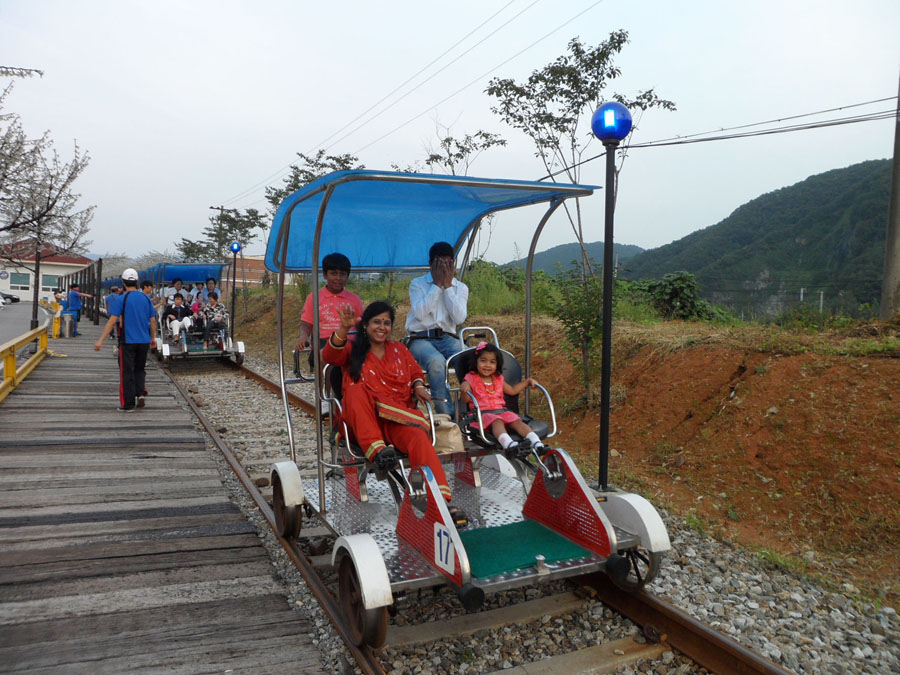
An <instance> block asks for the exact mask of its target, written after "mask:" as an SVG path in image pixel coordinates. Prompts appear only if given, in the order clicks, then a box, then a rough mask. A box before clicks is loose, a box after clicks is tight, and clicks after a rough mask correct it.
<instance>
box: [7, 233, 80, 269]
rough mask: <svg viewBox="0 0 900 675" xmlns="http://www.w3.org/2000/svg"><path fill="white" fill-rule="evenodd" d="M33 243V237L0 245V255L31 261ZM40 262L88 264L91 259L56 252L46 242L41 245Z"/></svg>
mask: <svg viewBox="0 0 900 675" xmlns="http://www.w3.org/2000/svg"><path fill="white" fill-rule="evenodd" d="M34 249H35V243H34V240H33V239H20V240H19V241H16V242H13V243H12V244H7V245H6V246H0V256H3V257H5V258H14V259H18V260H21V261H23V262H32V261H33V260H34V259H35V252H34ZM41 262H45V263H58V264H60V265H90V264H91V263H92V262H94V261H93V260H91V259H90V258H86V257H84V256H83V255H77V254H71V253H63V254H59V253H56V250H55V249H54V248H53V247H52V246H50V244H48V243H46V242H45V243H44V245H43V246H42V247H41Z"/></svg>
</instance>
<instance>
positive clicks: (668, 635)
mask: <svg viewBox="0 0 900 675" xmlns="http://www.w3.org/2000/svg"><path fill="white" fill-rule="evenodd" d="M579 581H580V583H583V584H584V585H586V586H590V587H591V588H593V589H595V590H596V591H597V598H598V599H599V600H600V601H601V602H602V603H603V604H605V605H608V606H609V607H612V608H613V609H614V610H616V611H617V612H619V613H620V614H622V615H623V616H626V617H627V618H629V619H630V620H631V621H634V622H635V623H636V624H638V625H639V626H641V628H643V630H644V635H646V636H647V638H648V639H649V640H653V641H658V642H665V643H666V644H668V645H671V646H672V647H674V648H675V649H677V650H678V651H680V652H681V653H682V654H684V655H686V656H688V657H690V658H691V659H693V660H694V661H696V662H697V663H698V664H700V665H701V666H703V667H704V668H707V669H709V670H710V671H712V672H714V673H741V674H743V673H772V674H776V675H790V672H791V671H789V670H785V669H784V668H782V667H781V666H779V665H777V664H775V663H772V662H771V661H769V660H767V659H765V658H763V657H762V656H760V655H759V654H757V653H756V652H754V651H752V650H750V649H748V648H747V647H745V646H743V645H742V644H740V643H739V642H737V641H736V640H734V639H732V638H730V637H728V636H727V635H725V634H724V633H720V632H719V631H717V630H716V629H714V628H711V627H710V626H707V625H706V624H704V623H702V622H700V621H698V620H697V619H695V618H694V617H692V616H690V615H689V614H687V613H686V612H684V611H682V610H680V609H678V608H677V607H675V606H674V605H670V604H669V603H668V602H665V601H664V600H662V599H660V598H658V597H657V596H655V595H652V594H650V593H647V592H645V591H637V592H634V591H624V590H622V589H620V588H618V587H617V586H616V585H615V584H613V582H612V581H611V580H610V578H609V577H608V576H607V575H606V574H604V573H602V572H595V573H593V574H589V575H586V576H585V577H582V578H580V579H579Z"/></svg>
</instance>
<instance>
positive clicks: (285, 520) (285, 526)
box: [272, 473, 303, 539]
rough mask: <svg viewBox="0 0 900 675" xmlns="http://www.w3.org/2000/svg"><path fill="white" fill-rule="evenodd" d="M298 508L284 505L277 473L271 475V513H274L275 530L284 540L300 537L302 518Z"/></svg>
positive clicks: (282, 492) (282, 490)
mask: <svg viewBox="0 0 900 675" xmlns="http://www.w3.org/2000/svg"><path fill="white" fill-rule="evenodd" d="M300 509H301V507H300V506H288V505H286V504H285V503H284V489H283V488H282V487H281V479H280V478H279V477H278V474H277V473H273V474H272V511H273V512H274V513H275V529H276V530H278V534H279V535H280V536H281V537H284V538H285V539H296V538H297V537H299V536H300V524H301V521H302V518H303V514H302V512H301V510H300Z"/></svg>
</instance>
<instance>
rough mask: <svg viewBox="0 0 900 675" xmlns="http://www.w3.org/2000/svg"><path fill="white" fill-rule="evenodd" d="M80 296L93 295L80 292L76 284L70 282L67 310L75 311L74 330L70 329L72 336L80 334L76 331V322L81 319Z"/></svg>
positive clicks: (87, 296) (88, 296)
mask: <svg viewBox="0 0 900 675" xmlns="http://www.w3.org/2000/svg"><path fill="white" fill-rule="evenodd" d="M81 296H84V297H86V298H93V297H94V296H93V295H90V294H88V293H82V292H81V291H79V290H78V284H72V285H71V286H69V311H70V312H75V330H74V331H72V336H73V337H74V336H76V335H81V333H79V332H78V322H79V320H81Z"/></svg>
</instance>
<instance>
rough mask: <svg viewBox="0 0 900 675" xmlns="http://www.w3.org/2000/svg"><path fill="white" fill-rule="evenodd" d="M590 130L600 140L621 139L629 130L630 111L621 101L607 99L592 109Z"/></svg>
mask: <svg viewBox="0 0 900 675" xmlns="http://www.w3.org/2000/svg"><path fill="white" fill-rule="evenodd" d="M591 131H593V132H594V136H596V137H597V138H599V139H600V140H601V141H604V143H605V142H606V141H621V140H622V139H623V138H625V137H626V136H627V135H628V132H629V131H631V113H630V112H628V108H626V107H625V106H624V105H622V104H621V103H617V102H616V101H608V102H606V103H604V104H603V105H601V106H600V107H599V108H597V110H595V111H594V115H593V117H591Z"/></svg>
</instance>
